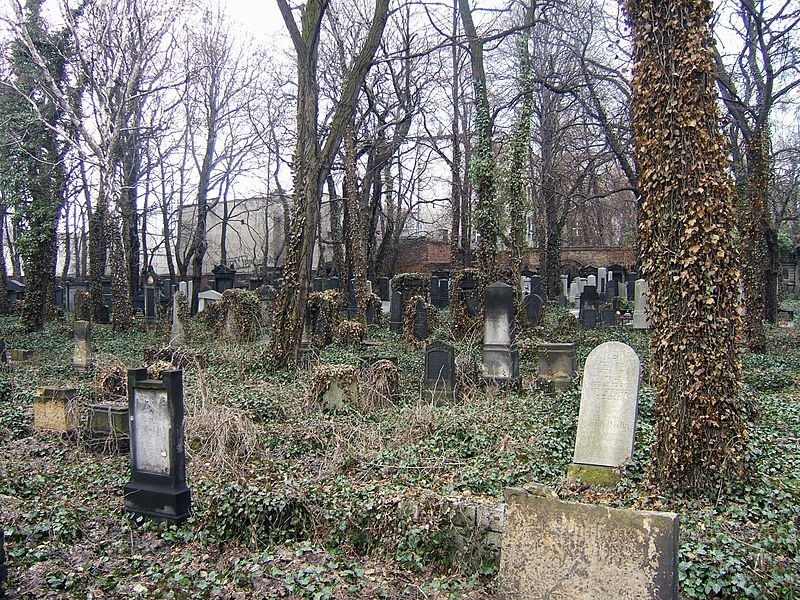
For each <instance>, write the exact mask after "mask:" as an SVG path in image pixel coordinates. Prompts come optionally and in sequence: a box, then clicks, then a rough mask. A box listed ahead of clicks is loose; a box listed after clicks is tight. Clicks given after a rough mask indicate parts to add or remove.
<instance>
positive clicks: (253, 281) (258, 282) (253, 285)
mask: <svg viewBox="0 0 800 600" xmlns="http://www.w3.org/2000/svg"><path fill="white" fill-rule="evenodd" d="M262 285H264V278H263V277H251V278H250V281H248V282H247V286H248V289H249V290H251V291H256V290H257V289H258V288H260V287H261V286H262Z"/></svg>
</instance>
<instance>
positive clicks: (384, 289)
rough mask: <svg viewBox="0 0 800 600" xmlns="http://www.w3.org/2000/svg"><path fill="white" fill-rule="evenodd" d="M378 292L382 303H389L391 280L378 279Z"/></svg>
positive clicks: (386, 278)
mask: <svg viewBox="0 0 800 600" xmlns="http://www.w3.org/2000/svg"><path fill="white" fill-rule="evenodd" d="M378 292H379V295H380V297H381V301H382V302H389V278H388V277H378Z"/></svg>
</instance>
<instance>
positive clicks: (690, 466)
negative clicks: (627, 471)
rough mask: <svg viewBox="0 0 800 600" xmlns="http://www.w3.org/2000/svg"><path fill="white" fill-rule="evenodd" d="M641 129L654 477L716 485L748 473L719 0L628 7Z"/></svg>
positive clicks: (639, 2) (633, 2)
mask: <svg viewBox="0 0 800 600" xmlns="http://www.w3.org/2000/svg"><path fill="white" fill-rule="evenodd" d="M625 10H626V12H627V16H628V19H629V21H630V23H631V25H632V27H633V34H634V56H635V64H634V79H633V90H634V97H633V127H634V135H635V139H636V145H637V158H638V160H639V165H640V168H641V173H640V179H639V190H640V193H641V195H642V198H641V213H642V214H641V222H640V223H641V224H640V244H641V253H640V254H641V257H642V265H641V272H642V275H643V276H644V277H645V278H646V279H647V280H648V283H649V285H650V312H649V317H650V324H651V330H652V335H651V338H650V339H651V341H650V347H651V351H652V354H651V359H650V371H651V373H652V380H653V383H654V385H655V388H656V392H657V396H656V419H657V420H656V441H655V445H654V447H653V461H652V478H653V480H654V481H655V482H656V483H657V484H659V485H660V486H661V487H663V488H665V489H671V490H679V491H685V492H688V493H692V494H696V493H703V492H706V491H709V490H712V489H715V488H716V486H718V485H719V483H720V481H721V480H723V479H725V478H726V477H729V476H730V475H731V474H733V473H736V472H738V471H739V470H740V469H741V467H742V462H743V455H744V446H745V441H746V438H747V433H746V429H745V426H744V423H743V420H742V418H741V415H740V413H739V411H738V410H737V405H736V402H735V399H736V396H737V394H738V392H739V375H740V365H739V356H738V352H737V341H736V337H737V332H738V329H739V327H740V319H739V317H738V313H737V310H736V309H737V294H738V284H739V273H738V270H737V267H736V256H735V252H734V240H733V231H734V229H735V219H734V211H733V207H734V196H733V189H732V186H731V182H730V179H729V176H728V172H727V164H726V158H725V150H724V142H723V137H722V133H721V131H720V126H719V118H720V112H719V106H718V104H717V101H716V100H717V95H716V90H715V83H716V82H715V77H714V50H713V38H712V37H711V35H710V32H709V28H708V25H707V23H709V22H710V20H711V16H712V5H711V2H710V0H627V1H626V2H625Z"/></svg>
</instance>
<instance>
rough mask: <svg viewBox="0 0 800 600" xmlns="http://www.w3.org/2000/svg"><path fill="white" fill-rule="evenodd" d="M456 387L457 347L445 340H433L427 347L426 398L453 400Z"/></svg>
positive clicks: (435, 400)
mask: <svg viewBox="0 0 800 600" xmlns="http://www.w3.org/2000/svg"><path fill="white" fill-rule="evenodd" d="M455 387H456V365H455V349H454V348H453V346H451V345H450V344H446V343H444V342H440V341H436V342H431V343H430V344H428V345H427V346H426V348H425V385H424V397H425V399H426V400H429V401H432V402H438V401H439V400H443V399H447V400H452V399H453V398H454V395H455Z"/></svg>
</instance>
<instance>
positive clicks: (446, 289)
mask: <svg viewBox="0 0 800 600" xmlns="http://www.w3.org/2000/svg"><path fill="white" fill-rule="evenodd" d="M439 306H440V307H441V308H447V307H448V306H450V281H449V280H447V279H441V278H440V279H439Z"/></svg>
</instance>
